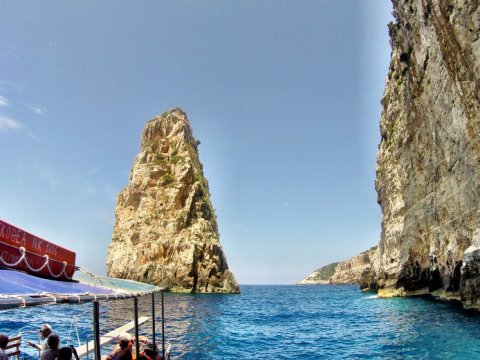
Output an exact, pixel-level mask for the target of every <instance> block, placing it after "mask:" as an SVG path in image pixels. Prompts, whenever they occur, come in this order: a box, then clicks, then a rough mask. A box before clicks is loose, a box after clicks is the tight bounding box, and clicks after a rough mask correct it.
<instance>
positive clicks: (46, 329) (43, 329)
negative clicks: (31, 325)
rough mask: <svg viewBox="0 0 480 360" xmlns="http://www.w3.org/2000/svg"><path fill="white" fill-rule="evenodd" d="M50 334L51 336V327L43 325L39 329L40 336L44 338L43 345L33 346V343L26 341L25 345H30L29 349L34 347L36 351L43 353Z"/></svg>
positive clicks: (46, 347)
mask: <svg viewBox="0 0 480 360" xmlns="http://www.w3.org/2000/svg"><path fill="white" fill-rule="evenodd" d="M50 334H53V330H52V327H51V326H50V325H48V324H43V325H42V327H41V328H40V335H42V338H44V339H45V340H44V342H43V345H39V344H35V343H34V342H31V341H27V345H30V346H31V347H34V348H35V349H37V350H38V351H43V350H47V349H48V345H47V338H48V336H49V335H50Z"/></svg>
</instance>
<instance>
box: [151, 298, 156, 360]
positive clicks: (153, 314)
mask: <svg viewBox="0 0 480 360" xmlns="http://www.w3.org/2000/svg"><path fill="white" fill-rule="evenodd" d="M152 343H153V358H154V359H156V358H157V343H156V342H155V293H154V292H152Z"/></svg>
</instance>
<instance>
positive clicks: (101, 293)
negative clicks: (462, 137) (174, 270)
mask: <svg viewBox="0 0 480 360" xmlns="http://www.w3.org/2000/svg"><path fill="white" fill-rule="evenodd" d="M47 249H49V250H47ZM42 253H43V255H42ZM50 255H51V256H50ZM64 256H65V257H64ZM42 258H43V264H44V265H42V266H43V267H42V268H41V269H40V263H41V261H42V260H40V259H42ZM59 264H61V265H59ZM57 265H59V266H57ZM31 268H33V270H32V269H31ZM60 270H61V271H60ZM75 271H76V273H75V274H74V272H75ZM0 279H1V281H0V310H7V311H8V310H9V309H12V308H25V307H29V306H38V305H46V306H54V305H56V304H61V303H68V304H71V305H72V306H75V304H82V303H92V305H93V306H92V307H93V311H92V313H93V318H92V323H93V334H92V336H91V338H93V340H92V341H88V340H89V338H90V337H89V338H87V339H85V344H84V345H80V346H78V347H77V352H78V353H79V354H80V355H81V357H86V358H87V359H88V358H89V356H90V354H91V353H93V354H94V359H95V360H101V351H100V350H101V349H100V348H101V346H102V345H105V344H106V343H109V342H111V341H114V340H115V339H118V337H119V336H120V335H121V334H123V333H125V331H129V330H132V329H133V330H134V339H140V337H139V326H140V325H141V324H142V323H145V322H146V321H147V320H150V321H151V322H152V328H151V334H150V336H151V341H152V343H153V344H156V345H157V346H158V345H159V344H158V343H157V342H156V339H157V338H158V336H157V330H156V310H155V296H156V294H158V293H160V295H161V314H162V315H161V322H162V324H161V325H162V326H161V328H162V331H161V345H160V346H158V348H159V349H161V350H158V353H159V354H162V355H163V359H170V346H169V345H168V344H167V347H166V346H165V345H166V344H165V322H164V290H165V289H164V288H161V287H158V286H154V285H149V284H143V283H140V282H136V281H131V280H124V279H114V278H109V277H105V276H98V275H95V274H93V273H91V272H90V271H88V270H86V269H84V268H82V267H80V266H77V265H75V253H74V252H73V251H70V250H67V249H64V248H62V247H60V246H58V245H56V244H53V243H51V242H47V241H45V240H43V239H41V238H39V237H36V236H34V235H32V234H30V233H28V232H26V231H24V230H21V229H19V228H17V227H15V226H13V225H10V224H8V223H6V222H4V221H0ZM142 296H151V302H152V305H151V314H150V315H151V316H150V317H139V314H138V298H139V297H142ZM129 298H130V299H133V304H132V305H133V308H134V320H133V321H132V322H130V323H127V324H125V325H124V326H122V327H120V328H118V329H115V330H114V331H112V332H109V333H107V334H103V335H102V334H101V333H102V331H101V329H100V321H99V320H100V311H99V306H100V302H102V301H113V300H119V299H129ZM20 345H21V335H19V336H15V337H14V339H13V341H12V343H11V344H10V343H9V347H10V348H11V349H12V351H10V353H9V357H14V356H16V357H17V359H18V358H19V354H20ZM156 348H157V347H155V349H156ZM139 353H140V346H139V342H138V341H137V342H136V346H135V354H136V358H137V359H138V358H139Z"/></svg>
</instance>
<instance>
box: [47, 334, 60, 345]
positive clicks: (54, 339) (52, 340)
mask: <svg viewBox="0 0 480 360" xmlns="http://www.w3.org/2000/svg"><path fill="white" fill-rule="evenodd" d="M47 345H48V347H49V348H50V349H58V346H59V345H60V337H59V336H58V335H57V334H50V335H48V337H47Z"/></svg>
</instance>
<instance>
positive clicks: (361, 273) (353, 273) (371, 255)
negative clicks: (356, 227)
mask: <svg viewBox="0 0 480 360" xmlns="http://www.w3.org/2000/svg"><path fill="white" fill-rule="evenodd" d="M376 256H378V249H377V247H376V246H374V247H372V248H371V249H369V250H367V251H364V252H362V253H360V254H358V255H356V256H354V257H352V258H350V259H347V260H344V261H341V262H336V263H331V264H329V265H326V266H323V267H321V268H320V269H318V270H315V271H314V272H313V273H311V274H310V275H309V276H308V277H306V278H305V279H303V280H302V281H300V282H299V283H298V284H299V285H311V284H315V285H321V284H359V283H365V284H366V283H367V282H368V279H369V277H370V274H371V267H372V263H373V262H374V261H375V259H376ZM364 287H370V286H366V285H365V286H364Z"/></svg>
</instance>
